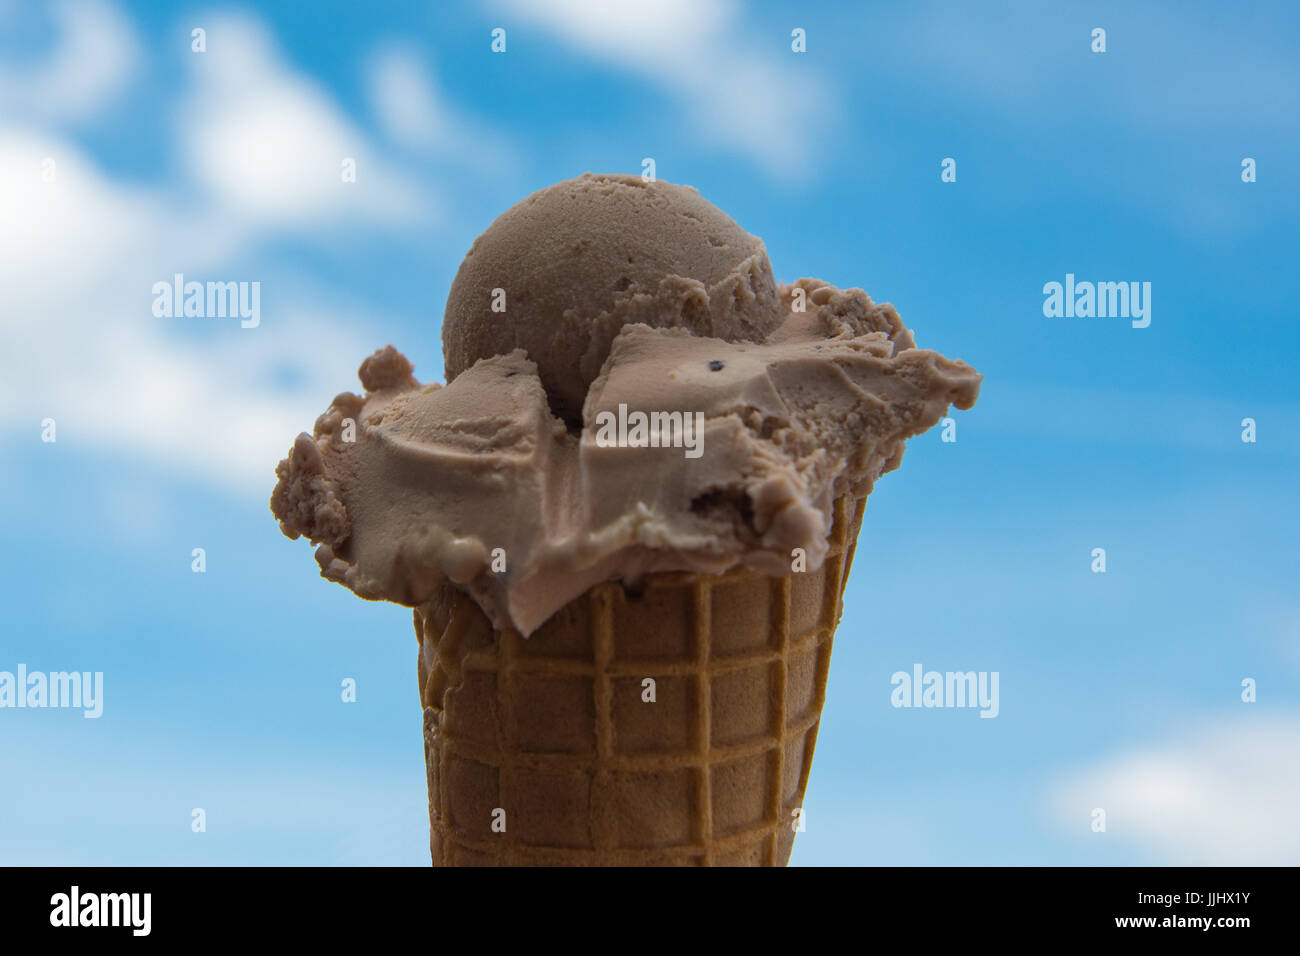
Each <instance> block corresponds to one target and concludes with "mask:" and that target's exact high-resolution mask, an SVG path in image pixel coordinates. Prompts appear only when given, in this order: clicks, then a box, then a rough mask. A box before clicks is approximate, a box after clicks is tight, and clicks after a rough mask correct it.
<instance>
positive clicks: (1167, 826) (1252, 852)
mask: <svg viewBox="0 0 1300 956" xmlns="http://www.w3.org/2000/svg"><path fill="white" fill-rule="evenodd" d="M1052 804H1053V807H1054V809H1055V811H1056V815H1057V816H1058V818H1059V819H1060V820H1061V821H1062V823H1063V824H1064V825H1066V826H1068V827H1070V828H1073V829H1080V828H1086V827H1087V826H1088V821H1089V819H1090V816H1089V815H1090V814H1091V812H1092V810H1093V808H1096V807H1100V808H1103V809H1104V810H1105V811H1106V821H1107V829H1106V833H1105V835H1104V836H1102V835H1098V837H1097V838H1098V839H1107V840H1119V841H1123V842H1127V843H1132V844H1137V845H1141V846H1145V847H1147V848H1149V849H1150V850H1152V851H1154V852H1155V853H1156V854H1157V855H1158V856H1159V858H1160V859H1161V860H1162V861H1165V862H1168V863H1171V864H1173V863H1176V864H1190V865H1217V866H1227V865H1273V866H1276V865H1295V864H1297V863H1300V819H1297V817H1296V814H1295V808H1296V807H1297V806H1300V721H1297V720H1294V719H1291V720H1271V721H1245V720H1240V719H1238V720H1233V721H1231V722H1226V723H1224V724H1222V725H1216V726H1211V727H1208V728H1206V729H1204V730H1202V731H1200V732H1199V733H1197V734H1196V735H1195V736H1189V737H1188V738H1186V739H1184V740H1182V741H1178V742H1175V743H1170V744H1164V745H1157V746H1152V747H1149V748H1143V749H1139V750H1133V751H1130V752H1127V753H1123V754H1119V755H1117V756H1115V757H1112V758H1110V759H1108V760H1106V761H1104V762H1102V763H1100V764H1099V765H1097V766H1095V767H1093V768H1091V769H1088V770H1085V771H1083V772H1081V773H1078V774H1075V775H1073V776H1072V777H1070V778H1069V779H1067V780H1064V781H1063V782H1062V783H1061V784H1060V785H1059V787H1058V788H1057V789H1056V791H1055V793H1054V794H1053V796H1052ZM1080 832H1082V830H1080Z"/></svg>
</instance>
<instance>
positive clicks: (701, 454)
mask: <svg viewBox="0 0 1300 956" xmlns="http://www.w3.org/2000/svg"><path fill="white" fill-rule="evenodd" d="M776 301H777V303H778V307H779V309H780V311H781V313H782V315H783V316H784V321H783V322H781V323H780V324H779V326H778V327H777V328H775V329H774V330H773V331H772V332H771V333H770V334H769V335H768V336H766V338H765V339H764V340H763V341H761V342H747V341H735V342H731V341H726V340H724V339H723V338H720V337H706V336H700V335H697V334H694V333H693V332H692V331H691V330H689V329H681V328H654V327H651V326H649V325H646V324H636V325H631V326H628V327H626V328H624V329H622V330H621V332H620V333H619V334H618V335H617V336H616V337H615V338H614V339H613V341H612V343H611V347H610V348H609V355H608V358H607V359H606V361H605V363H604V365H603V367H602V369H601V370H600V373H599V375H598V376H597V377H596V378H595V379H594V381H593V382H592V384H591V387H590V389H589V390H588V391H587V392H586V398H585V406H584V407H583V425H582V428H581V431H580V432H576V433H575V432H574V431H572V430H570V429H569V428H568V427H566V425H565V423H564V422H563V421H562V420H561V419H559V418H558V417H556V416H555V415H553V414H552V412H551V410H550V408H549V407H548V402H547V395H546V392H545V389H544V384H543V383H544V378H543V377H542V375H541V369H540V367H539V365H538V364H537V363H536V362H535V361H533V360H532V357H531V355H530V354H528V353H526V352H525V351H524V350H523V349H518V350H514V351H512V352H510V353H508V354H505V355H500V356H495V357H491V358H486V359H483V360H480V361H478V362H476V363H475V364H473V365H472V366H471V367H470V368H468V369H467V370H465V371H463V372H462V373H461V374H459V375H458V376H457V377H456V378H455V379H454V380H452V381H451V382H450V383H449V384H447V385H446V386H438V385H426V386H421V385H420V384H419V383H418V382H417V381H416V380H415V379H414V378H413V377H412V376H411V366H410V364H409V363H408V362H407V361H406V360H405V359H404V358H403V357H402V356H401V355H400V353H398V352H397V351H396V350H395V349H393V348H392V347H391V346H389V347H388V348H386V349H383V350H381V351H380V352H377V353H375V355H373V356H371V357H370V358H369V359H367V360H366V362H365V363H364V364H363V365H362V370H361V377H362V381H363V384H364V386H365V388H366V395H365V397H361V396H358V395H353V394H351V393H343V394H342V395H340V396H338V397H337V398H336V399H335V400H334V403H333V404H332V405H331V407H330V409H329V410H328V411H327V412H326V413H325V414H324V415H322V416H321V418H320V419H318V421H317V424H316V430H315V435H314V436H308V435H300V436H299V437H298V440H297V442H296V443H295V445H294V448H293V450H292V451H291V453H290V455H289V456H288V457H287V458H286V459H285V460H284V461H283V462H281V463H280V466H279V468H278V469H277V474H278V475H279V478H280V482H279V484H278V485H277V486H276V490H275V494H274V495H273V497H272V510H273V511H274V512H275V514H276V516H277V517H278V518H279V519H280V521H281V527H282V529H283V530H284V532H285V533H286V534H288V535H290V536H291V537H296V536H298V535H300V534H303V535H307V536H308V537H309V538H311V540H312V541H314V542H315V543H317V544H318V545H319V548H318V550H317V561H318V562H319V564H320V566H321V573H322V574H323V575H324V576H325V577H327V578H329V579H331V580H335V581H339V582H340V583H343V584H345V585H347V586H348V587H350V588H352V589H353V590H354V591H356V593H357V594H359V595H361V596H362V597H366V598H372V599H386V600H390V601H396V602H398V603H402V604H408V605H413V606H414V605H419V604H420V603H422V602H423V601H425V600H426V599H428V597H429V596H430V595H431V594H432V593H433V591H434V589H435V587H436V586H437V585H438V583H439V582H441V581H446V580H450V581H452V582H454V583H455V584H456V586H458V587H460V588H462V589H464V590H465V591H466V592H467V593H469V594H470V595H471V596H472V597H473V598H474V599H475V600H476V601H477V602H478V603H479V605H480V606H481V607H482V608H483V609H484V611H485V613H487V615H488V616H489V617H490V618H491V619H492V621H493V622H494V624H496V626H497V627H499V628H502V629H505V628H511V627H513V628H515V629H517V630H519V631H520V632H521V633H523V634H524V635H527V634H529V633H531V632H532V631H534V630H535V629H536V628H537V627H539V626H541V624H542V623H544V622H545V621H546V619H547V618H548V617H550V616H551V615H552V614H553V613H555V612H556V611H557V610H558V609H559V608H561V607H563V606H564V605H565V604H567V603H568V602H569V601H571V600H572V599H573V598H576V597H578V596H579V595H580V594H582V593H584V592H585V591H586V590H587V589H589V588H590V587H592V586H593V585H595V584H598V583H600V582H602V581H608V580H624V581H635V580H636V579H637V578H639V577H640V576H642V575H644V574H647V573H651V572H655V571H696V572H699V573H705V574H716V573H721V572H723V571H725V570H727V569H728V568H730V567H733V566H736V565H742V564H743V565H745V566H747V567H751V568H753V569H755V570H757V571H760V572H762V573H765V574H772V575H785V574H789V573H790V570H791V564H790V562H791V554H792V552H793V550H794V549H796V548H798V549H802V551H803V553H804V554H805V555H806V557H807V563H808V567H809V568H810V569H816V568H818V567H820V565H821V562H822V560H823V558H824V557H825V555H826V553H827V536H828V534H829V532H830V528H831V509H832V503H833V501H834V499H835V498H836V497H838V496H839V495H842V494H846V493H855V494H859V495H864V494H866V493H868V492H869V491H870V489H871V487H872V485H873V483H874V482H875V480H876V479H877V478H879V477H880V475H882V474H884V473H885V472H887V471H890V470H892V469H893V468H896V467H897V466H898V464H899V461H900V460H901V457H902V453H903V446H904V442H905V440H906V439H907V438H909V437H911V436H913V435H917V434H919V433H920V432H923V431H925V430H926V429H928V428H930V427H931V426H933V425H935V424H936V423H938V422H939V420H940V419H941V418H942V417H943V416H944V415H945V414H947V411H948V406H949V404H950V403H951V404H955V405H956V406H957V407H959V408H969V407H970V406H971V405H972V404H973V403H974V402H975V399H976V397H977V395H978V393H979V385H980V375H979V374H978V373H977V372H975V370H974V369H972V368H971V367H970V366H968V365H966V364H965V363H963V362H957V361H952V360H950V359H946V358H944V357H943V356H941V355H939V354H937V353H935V352H932V351H928V350H922V349H917V348H914V347H913V346H912V336H911V334H910V333H909V332H908V331H907V330H906V329H905V328H904V327H903V324H902V322H901V320H900V319H899V317H898V313H897V312H895V311H894V309H893V308H892V307H891V306H889V305H876V304H875V303H873V302H872V301H871V299H870V298H868V297H867V295H866V293H864V292H863V291H862V290H860V289H849V290H843V291H841V290H839V289H835V288H833V287H831V286H827V285H825V284H824V283H821V282H818V281H816V280H811V279H801V280H799V281H798V282H797V283H794V284H793V285H790V286H782V287H781V288H780V289H779V290H778V293H777V295H776ZM801 306H802V310H801Z"/></svg>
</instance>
